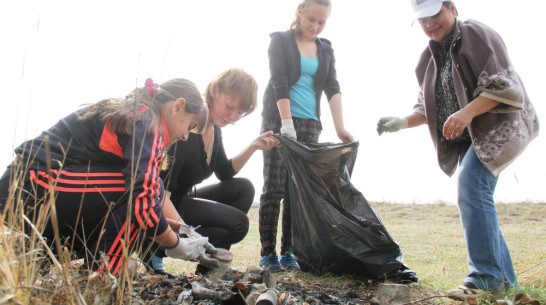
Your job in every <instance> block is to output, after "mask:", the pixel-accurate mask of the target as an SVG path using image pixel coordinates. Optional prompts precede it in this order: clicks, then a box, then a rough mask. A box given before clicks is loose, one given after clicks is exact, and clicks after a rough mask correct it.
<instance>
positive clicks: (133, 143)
mask: <svg viewBox="0 0 546 305" xmlns="http://www.w3.org/2000/svg"><path fill="white" fill-rule="evenodd" d="M82 111H85V109H82V110H80V111H77V112H74V113H72V114H70V115H68V116H67V117H65V118H63V119H61V120H60V121H59V122H57V123H56V124H55V125H54V126H53V127H51V128H50V129H48V130H46V131H44V132H43V133H42V134H41V135H39V136H38V137H36V138H35V139H33V140H29V141H26V142H24V143H23V144H22V145H20V146H19V147H17V148H16V149H15V152H16V154H17V156H18V160H19V161H22V162H23V163H22V164H24V166H25V168H27V169H28V171H29V173H30V176H31V179H33V180H34V181H35V182H36V183H38V184H40V185H42V186H44V187H46V188H47V187H48V185H47V183H44V181H47V179H51V180H50V181H55V184H54V186H55V189H56V191H66V192H92V191H126V190H130V189H131V187H132V190H133V193H132V194H133V195H132V196H133V197H132V198H133V200H132V202H133V204H134V205H133V208H132V211H133V212H132V218H133V219H132V220H133V221H136V222H137V223H138V225H139V227H140V228H141V229H143V230H147V229H150V228H154V230H157V231H156V232H157V234H161V233H162V232H163V231H165V230H166V229H167V226H168V224H167V221H166V219H165V217H164V216H163V213H162V211H161V204H160V200H161V196H162V194H161V192H162V185H161V184H162V182H161V181H160V177H159V172H160V165H161V162H162V159H163V152H164V146H165V144H167V145H168V143H170V140H169V133H168V131H167V128H166V125H165V122H164V120H163V118H162V120H161V122H162V124H159V125H160V126H155V128H152V129H150V128H149V122H150V113H151V110H149V109H148V108H142V109H141V112H142V116H141V118H140V119H139V120H137V121H136V122H135V124H134V128H133V130H132V131H133V134H132V135H124V134H116V133H115V132H113V131H112V130H111V129H110V128H109V124H108V122H105V121H104V120H102V119H101V118H100V117H99V116H98V115H97V116H95V117H91V118H89V119H86V120H82V119H81V118H80V114H81V113H82ZM150 130H151V131H150ZM48 163H49V164H50V165H49V166H48V165H47V164H48ZM75 166H78V167H81V166H88V167H89V172H90V173H84V174H87V177H89V179H85V183H86V185H81V184H80V185H74V184H70V183H67V182H66V181H62V180H63V179H57V178H58V176H60V175H61V174H65V175H66V174H67V173H68V174H69V175H70V168H71V167H75ZM94 167H100V168H101V169H104V168H108V167H111V168H112V169H113V170H112V173H109V174H111V177H112V179H111V180H108V181H107V183H102V184H101V183H95V182H97V181H93V179H92V177H93V168H94ZM48 168H51V170H50V171H47V169H48ZM72 174H73V173H72ZM45 177H47V179H44V178H45ZM104 177H105V176H104V175H101V177H100V179H103V181H102V182H105V181H104ZM80 183H81V180H80ZM106 185H107V186H106Z"/></svg>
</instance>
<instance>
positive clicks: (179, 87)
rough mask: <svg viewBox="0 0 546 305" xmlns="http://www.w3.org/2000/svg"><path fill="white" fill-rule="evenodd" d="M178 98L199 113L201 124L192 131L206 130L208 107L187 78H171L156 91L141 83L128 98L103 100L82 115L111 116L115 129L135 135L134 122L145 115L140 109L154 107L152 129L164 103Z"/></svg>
mask: <svg viewBox="0 0 546 305" xmlns="http://www.w3.org/2000/svg"><path fill="white" fill-rule="evenodd" d="M178 98H184V99H185V100H186V107H185V109H184V110H185V111H186V112H187V113H190V114H193V115H194V116H195V117H196V121H197V125H196V127H195V128H194V129H193V130H192V131H193V132H196V133H201V132H203V130H204V129H205V125H206V122H207V117H208V108H207V106H206V105H205V103H203V98H202V97H201V93H200V92H199V89H198V88H197V86H196V85H195V84H194V83H193V82H192V81H190V80H187V79H184V78H175V79H171V80H168V81H166V82H164V83H162V84H161V85H159V86H158V87H157V89H156V90H155V91H153V92H152V93H150V92H148V91H147V90H146V88H145V87H140V88H136V89H134V90H132V91H131V92H130V93H129V94H128V95H127V96H126V97H125V98H113V99H106V100H102V101H100V102H98V103H95V104H93V105H91V106H90V107H89V108H87V109H85V110H84V112H83V113H82V114H81V119H83V120H85V119H88V118H90V117H92V116H95V115H99V116H100V117H101V118H102V119H103V120H109V124H110V125H109V127H110V128H111V129H112V131H114V132H115V133H119V134H126V135H132V130H133V122H135V120H139V119H140V118H141V116H142V113H141V111H140V109H142V108H143V107H147V108H149V109H150V110H151V111H152V112H151V114H152V115H151V118H150V120H151V121H150V124H149V126H148V128H149V131H151V130H152V129H153V128H154V127H155V126H157V125H158V124H159V123H160V122H161V105H162V104H163V103H166V102H169V101H173V100H176V99H178Z"/></svg>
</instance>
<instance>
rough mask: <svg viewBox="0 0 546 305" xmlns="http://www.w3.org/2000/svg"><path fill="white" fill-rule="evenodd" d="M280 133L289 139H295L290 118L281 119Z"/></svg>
mask: <svg viewBox="0 0 546 305" xmlns="http://www.w3.org/2000/svg"><path fill="white" fill-rule="evenodd" d="M281 123H282V127H281V135H283V136H285V137H287V138H289V139H290V140H293V141H296V140H297V139H298V137H297V136H296V129H294V122H293V121H292V119H283V120H281Z"/></svg>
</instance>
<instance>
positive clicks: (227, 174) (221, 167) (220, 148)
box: [214, 127, 237, 181]
mask: <svg viewBox="0 0 546 305" xmlns="http://www.w3.org/2000/svg"><path fill="white" fill-rule="evenodd" d="M215 128H216V130H215V133H214V137H215V139H214V143H217V144H216V147H215V149H217V152H216V154H215V155H214V156H215V158H216V159H215V163H216V166H215V168H214V174H215V175H216V178H218V180H220V181H224V180H227V179H230V178H232V177H233V176H235V174H237V173H236V172H235V170H233V165H232V164H231V159H229V160H228V158H227V156H226V151H225V150H224V143H223V140H222V131H221V129H220V128H219V127H215Z"/></svg>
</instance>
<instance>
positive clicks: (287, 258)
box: [281, 252, 300, 271]
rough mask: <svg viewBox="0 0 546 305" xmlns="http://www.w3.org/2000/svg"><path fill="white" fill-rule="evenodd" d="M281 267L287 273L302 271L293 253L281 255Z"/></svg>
mask: <svg viewBox="0 0 546 305" xmlns="http://www.w3.org/2000/svg"><path fill="white" fill-rule="evenodd" d="M281 265H282V266H283V267H284V269H286V270H287V271H296V270H300V265H298V262H296V257H295V256H294V254H292V252H286V253H285V254H284V255H281Z"/></svg>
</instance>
